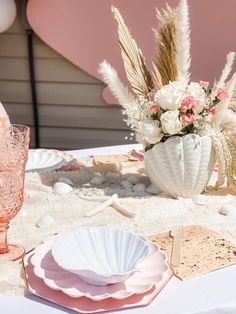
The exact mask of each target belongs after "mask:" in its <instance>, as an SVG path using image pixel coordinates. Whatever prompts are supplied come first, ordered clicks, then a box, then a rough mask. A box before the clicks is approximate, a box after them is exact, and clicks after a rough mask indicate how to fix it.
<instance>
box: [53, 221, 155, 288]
mask: <svg viewBox="0 0 236 314" xmlns="http://www.w3.org/2000/svg"><path fill="white" fill-rule="evenodd" d="M148 254H149V245H148V243H147V242H145V241H144V240H142V239H141V238H140V237H139V236H137V235H135V234H132V233H129V232H128V231H126V230H122V229H116V228H111V227H110V228H109V227H90V228H79V229H75V230H73V231H70V232H67V233H64V234H61V235H59V236H58V237H57V238H56V240H55V241H54V243H53V246H52V255H53V257H54V259H55V261H56V262H57V264H58V265H59V266H60V267H62V268H63V269H65V270H68V271H70V272H73V273H75V274H77V275H79V276H80V278H81V279H82V280H84V281H85V282H88V283H90V284H92V285H108V284H114V283H117V282H121V281H123V280H125V279H126V278H127V277H129V276H130V275H131V274H133V273H134V272H136V271H137V264H138V263H139V262H140V261H141V260H142V259H144V258H145V257H146V256H147V255H148Z"/></svg>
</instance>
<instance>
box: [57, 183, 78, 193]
mask: <svg viewBox="0 0 236 314" xmlns="http://www.w3.org/2000/svg"><path fill="white" fill-rule="evenodd" d="M71 191H73V189H72V187H71V186H70V185H69V184H66V183H64V182H56V183H55V184H54V186H53V192H54V193H55V194H66V193H69V192H71Z"/></svg>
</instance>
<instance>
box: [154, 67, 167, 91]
mask: <svg viewBox="0 0 236 314" xmlns="http://www.w3.org/2000/svg"><path fill="white" fill-rule="evenodd" d="M152 66H153V69H154V72H152V78H153V83H154V86H155V89H156V90H158V89H160V88H162V87H163V85H164V84H163V82H162V77H161V74H160V72H159V70H158V68H157V66H156V64H155V63H154V61H153V62H152Z"/></svg>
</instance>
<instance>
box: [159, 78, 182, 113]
mask: <svg viewBox="0 0 236 314" xmlns="http://www.w3.org/2000/svg"><path fill="white" fill-rule="evenodd" d="M185 92H186V85H184V84H183V83H180V82H177V81H175V82H171V83H170V84H168V85H165V86H163V87H162V88H161V89H159V91H158V92H157V93H156V94H155V96H154V101H155V102H157V103H158V104H159V105H160V106H161V108H163V109H165V110H176V109H178V108H179V107H180V102H181V100H182V98H183V96H184V93H185Z"/></svg>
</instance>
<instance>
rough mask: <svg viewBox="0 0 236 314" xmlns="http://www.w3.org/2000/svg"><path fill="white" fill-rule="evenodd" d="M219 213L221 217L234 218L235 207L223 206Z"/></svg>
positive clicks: (235, 213)
mask: <svg viewBox="0 0 236 314" xmlns="http://www.w3.org/2000/svg"><path fill="white" fill-rule="evenodd" d="M219 213H220V214H221V215H225V216H236V207H234V206H232V205H230V204H228V203H227V204H223V205H222V207H221V209H220V210H219Z"/></svg>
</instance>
